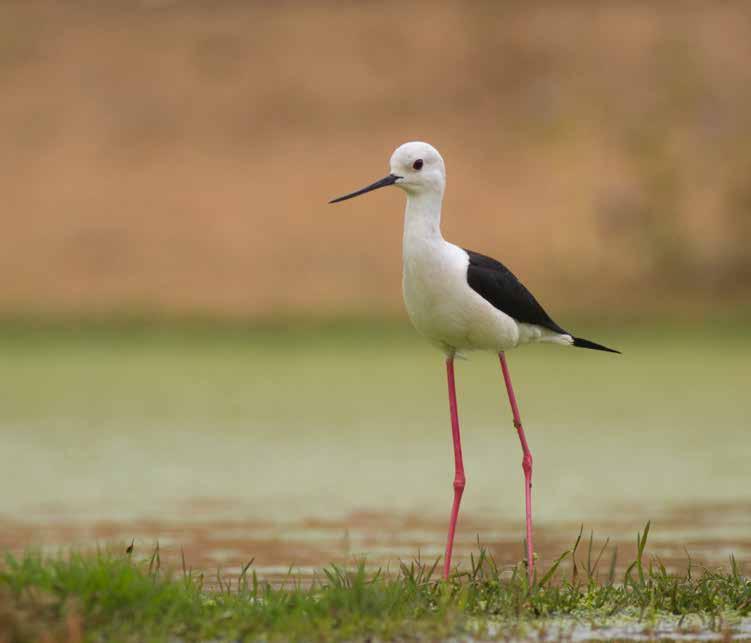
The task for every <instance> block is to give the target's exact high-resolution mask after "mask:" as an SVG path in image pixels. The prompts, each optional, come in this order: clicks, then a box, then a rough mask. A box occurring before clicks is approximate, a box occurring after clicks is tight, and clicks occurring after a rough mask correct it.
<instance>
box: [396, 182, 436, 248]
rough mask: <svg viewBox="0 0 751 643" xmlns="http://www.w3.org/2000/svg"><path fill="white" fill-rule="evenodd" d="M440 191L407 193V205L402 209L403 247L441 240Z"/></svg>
mask: <svg viewBox="0 0 751 643" xmlns="http://www.w3.org/2000/svg"><path fill="white" fill-rule="evenodd" d="M442 201H443V194H442V193H440V192H423V193H421V194H409V193H407V207H406V209H405V211H404V239H403V244H404V249H405V250H406V249H407V247H408V246H410V245H413V244H415V243H421V242H422V243H426V242H427V243H431V242H436V241H443V236H442V235H441V202H442Z"/></svg>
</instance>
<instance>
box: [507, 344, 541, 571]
mask: <svg viewBox="0 0 751 643" xmlns="http://www.w3.org/2000/svg"><path fill="white" fill-rule="evenodd" d="M498 357H499V358H500V360H501V370H502V371H503V380H504V382H506V392H507V393H508V401H509V402H510V404H511V412H512V413H513V415H514V426H515V427H516V432H517V433H518V434H519V442H521V445H522V452H523V454H524V456H523V458H522V469H523V470H524V504H525V515H526V523H527V570H528V571H529V581H530V583H531V582H532V578H533V576H534V566H535V561H534V557H533V556H534V547H533V546H532V452H531V451H530V450H529V445H528V444H527V438H526V437H525V435H524V429H523V428H522V419H521V417H520V416H519V406H518V405H517V403H516V396H515V395H514V387H513V386H512V385H511V373H509V370H508V364H507V363H506V355H505V354H504V353H503V352H500V353H498Z"/></svg>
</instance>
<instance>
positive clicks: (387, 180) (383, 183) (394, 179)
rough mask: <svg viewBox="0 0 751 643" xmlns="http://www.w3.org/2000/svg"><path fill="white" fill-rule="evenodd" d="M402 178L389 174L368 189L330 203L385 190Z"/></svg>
mask: <svg viewBox="0 0 751 643" xmlns="http://www.w3.org/2000/svg"><path fill="white" fill-rule="evenodd" d="M401 178H402V177H401V176H397V175H396V174H389V175H388V176H384V177H383V178H382V179H380V180H379V181H376V182H375V183H371V184H370V185H369V186H368V187H366V188H363V189H362V190H357V192H352V193H350V194H345V195H344V196H340V197H339V198H337V199H332V200H331V201H329V203H339V201H346V200H347V199H351V198H353V197H356V196H360V195H361V194H365V193H366V192H372V191H373V190H377V189H378V188H385V187H386V186H387V185H394V183H396V182H397V181H398V180H399V179H401Z"/></svg>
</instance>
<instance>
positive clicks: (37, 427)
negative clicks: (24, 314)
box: [0, 323, 751, 575]
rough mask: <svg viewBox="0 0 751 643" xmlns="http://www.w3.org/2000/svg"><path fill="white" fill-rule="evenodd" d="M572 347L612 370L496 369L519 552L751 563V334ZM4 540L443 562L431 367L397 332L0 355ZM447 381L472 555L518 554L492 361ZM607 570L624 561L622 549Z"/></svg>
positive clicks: (129, 340) (32, 339)
mask: <svg viewBox="0 0 751 643" xmlns="http://www.w3.org/2000/svg"><path fill="white" fill-rule="evenodd" d="M720 330H721V332H718V324H716V323H715V324H712V325H710V326H708V327H706V328H701V327H693V328H683V329H676V328H668V327H662V328H654V329H633V328H631V329H626V330H618V329H610V330H608V331H607V332H603V331H600V332H597V331H590V332H589V334H590V335H592V336H593V338H594V339H597V340H599V341H603V342H604V343H606V344H608V343H610V344H613V345H615V346H617V347H619V348H621V349H622V350H623V351H624V355H622V356H612V355H607V354H600V353H596V352H593V351H576V350H571V349H564V348H558V347H529V348H524V349H521V350H519V351H515V352H512V353H510V355H509V362H510V367H511V372H512V376H513V378H514V384H515V387H516V390H517V396H518V398H519V402H520V405H521V411H522V417H523V419H524V423H525V427H526V430H527V434H528V439H529V441H530V445H531V448H532V450H533V453H534V458H535V473H534V476H535V486H534V501H535V517H536V521H537V530H536V534H537V543H536V550H537V551H538V552H540V555H541V556H542V559H543V561H545V560H552V557H553V556H555V555H557V554H558V553H560V552H561V551H562V550H563V549H565V548H566V547H568V546H570V545H571V542H572V540H573V538H574V537H575V535H576V533H577V532H578V526H579V524H580V523H584V525H585V528H586V529H587V530H589V529H590V528H592V529H594V531H595V533H596V536H598V537H599V538H600V539H604V538H605V537H610V538H611V539H612V540H613V541H615V542H619V543H622V547H624V548H628V547H630V543H632V542H633V540H634V538H635V533H636V530H637V529H639V528H641V527H642V526H643V524H644V523H645V522H646V521H647V520H648V519H651V520H652V521H653V531H652V534H653V536H652V540H651V543H652V545H653V546H654V547H655V548H657V550H659V552H658V553H660V554H661V555H663V556H665V557H666V558H668V559H670V560H674V561H676V562H675V564H680V563H679V561H680V560H685V553H684V551H683V547H684V546H685V547H688V548H689V550H690V551H691V552H692V555H694V554H695V555H696V556H697V557H700V558H703V559H706V560H707V561H712V562H723V561H725V560H727V556H728V555H729V554H730V553H731V552H734V553H735V554H736V556H737V557H738V558H739V559H740V560H741V562H744V561H747V560H748V559H749V556H750V555H751V545H750V544H749V534H751V529H749V527H751V484H749V482H750V480H749V478H751V468H749V465H748V463H749V462H750V461H751V433H749V428H751V399H750V398H749V395H748V390H747V389H748V383H749V381H751V377H749V375H751V368H750V367H749V365H748V364H749V363H750V362H749V357H751V341H750V340H751V332H749V331H747V330H746V329H745V328H744V327H742V326H730V325H728V326H727V327H721V329H720ZM0 351H1V354H2V356H3V357H2V360H0V396H1V397H0V458H1V460H0V488H2V489H4V490H5V493H3V494H2V495H1V496H0V540H1V543H0V544H1V545H2V547H3V548H11V549H19V548H22V547H26V546H29V545H44V546H55V545H61V544H70V543H74V544H75V543H77V544H90V543H92V542H94V541H96V542H99V543H102V542H119V543H123V542H130V540H131V538H135V539H136V542H137V543H138V546H139V548H141V549H143V550H147V549H149V548H150V547H151V546H152V545H153V543H154V542H155V541H156V540H157V539H159V541H160V543H161V544H162V546H164V547H165V548H166V550H167V551H168V552H169V551H170V548H172V551H173V552H176V551H177V550H178V549H179V548H180V547H184V549H185V551H186V555H187V557H188V560H189V563H190V564H191V565H193V566H194V567H200V568H203V567H206V568H212V569H213V568H215V567H216V566H217V565H222V566H223V567H225V568H227V569H228V570H230V571H231V570H232V569H234V568H237V566H238V565H240V564H242V562H243V561H246V560H248V559H249V558H250V557H252V556H255V557H256V564H257V565H258V567H259V569H262V570H263V571H265V572H266V573H268V574H269V575H275V574H277V573H280V572H283V571H286V570H287V568H288V567H289V566H290V565H294V566H296V567H297V568H298V569H299V570H300V571H306V570H308V571H309V570H312V569H313V568H315V567H320V565H322V564H325V563H327V562H329V561H331V560H346V559H351V557H353V556H360V555H368V557H369V560H372V561H373V564H380V563H382V562H388V561H392V562H393V561H395V560H396V559H397V558H400V557H401V558H412V557H414V556H416V555H417V554H418V551H419V552H420V554H421V555H422V556H423V557H424V558H432V557H435V556H437V555H439V554H440V553H441V550H442V546H443V538H444V530H445V522H446V519H447V514H448V509H449V505H450V495H451V484H450V483H451V479H452V477H453V464H452V456H451V442H450V433H449V426H448V417H447V415H448V413H447V402H446V400H445V382H444V372H443V364H442V359H441V357H440V355H439V354H437V353H435V352H433V350H432V349H430V348H429V347H427V346H426V345H425V344H424V343H423V342H422V341H421V340H420V339H419V338H418V337H416V336H415V335H414V334H413V333H412V331H411V330H409V329H407V328H402V327H396V328H394V327H383V328H380V327H362V328H361V327H347V328H334V329H329V330H326V329H323V330H321V329H318V330H304V329H298V330H285V331H270V330H266V331H248V332H243V331H240V330H237V329H228V330H225V331H222V330H221V329H218V330H217V329H214V330H211V329H208V330H207V329H203V330H201V329H198V330H185V329H177V330H172V331H171V330H169V329H161V330H148V329H147V330H136V331H132V330H131V331H122V332H121V331H115V330H106V329H105V330H102V329H94V330H91V329H89V330H88V331H85V332H84V331H80V332H75V331H63V330H54V329H53V330H49V329H47V330H38V331H29V330H18V329H15V330H13V329H11V330H9V331H8V332H6V333H4V334H3V336H2V338H1V339H0ZM471 357H472V359H471V360H469V361H466V362H459V363H458V366H457V380H458V387H459V411H460V414H461V417H462V431H463V434H462V437H463V443H464V452H465V467H466V471H467V477H468V486H467V489H466V491H465V496H464V502H463V506H462V517H461V521H460V527H459V533H458V543H457V545H458V550H459V551H458V554H459V556H458V560H461V559H462V556H463V555H464V554H466V553H468V552H469V551H470V550H472V549H473V548H476V542H477V538H478V537H479V539H480V541H481V542H483V543H487V544H488V546H490V548H491V550H492V551H493V552H494V553H496V555H497V556H498V557H499V559H500V560H501V561H502V562H504V563H511V562H513V561H515V560H518V559H519V558H520V557H521V544H520V539H521V520H522V518H523V496H522V478H521V468H520V460H521V454H520V450H519V446H518V441H517V438H516V435H515V432H514V429H513V426H512V425H511V422H510V412H509V410H508V405H507V401H506V399H505V392H504V389H503V383H502V380H501V376H500V372H499V369H498V366H497V362H496V361H495V360H494V359H492V356H484V355H476V356H475V355H473V356H471ZM623 552H624V555H625V553H626V549H623Z"/></svg>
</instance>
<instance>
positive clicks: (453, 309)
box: [330, 142, 619, 582]
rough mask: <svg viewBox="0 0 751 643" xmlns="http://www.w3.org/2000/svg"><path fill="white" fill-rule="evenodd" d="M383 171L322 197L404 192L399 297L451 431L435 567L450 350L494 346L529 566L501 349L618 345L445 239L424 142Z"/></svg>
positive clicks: (430, 153)
mask: <svg viewBox="0 0 751 643" xmlns="http://www.w3.org/2000/svg"><path fill="white" fill-rule="evenodd" d="M390 169H391V171H390V173H389V175H388V176H386V177H384V178H382V179H380V180H379V181H376V182H375V183H372V184H371V185H369V186H367V187H364V188H362V189H361V190H357V191H356V192H352V193H350V194H346V195H344V196H341V197H339V198H338V199H334V200H332V201H330V203H337V202H339V201H344V200H346V199H351V198H352V197H355V196H359V195H360V194H365V193H366V192H371V191H372V190H377V189H378V188H383V187H386V186H389V185H396V186H398V187H400V188H401V189H402V190H404V191H405V192H406V193H407V208H406V210H405V213H404V239H403V248H402V250H403V279H402V290H403V294H404V303H405V305H406V308H407V313H408V314H409V318H410V319H411V320H412V323H413V324H414V326H415V328H416V329H417V330H418V331H419V332H420V333H421V334H422V335H424V336H425V337H426V338H427V339H428V340H430V341H431V342H432V343H433V344H435V345H437V346H438V347H439V348H440V349H441V350H443V352H444V353H445V355H446V372H447V376H448V390H449V409H450V411H451V432H452V437H453V442H454V470H455V473H454V502H453V506H452V508H451V518H450V521H449V532H448V539H447V542H446V556H445V558H444V567H443V575H444V577H445V578H448V575H449V571H450V569H451V553H452V550H453V545H454V532H455V530H456V519H457V516H458V515H459V504H460V502H461V499H462V493H463V492H464V485H465V477H464V465H463V463H462V445H461V438H460V435H459V416H458V413H457V406H456V388H455V384H454V357H455V355H456V354H457V352H460V351H467V350H492V351H494V352H495V353H497V354H498V356H499V358H500V362H501V370H502V372H503V380H504V382H505V384H506V391H507V393H508V398H509V402H510V404H511V412H512V415H513V418H514V426H515V427H516V430H517V433H518V434H519V440H520V442H521V447H522V452H523V454H524V455H523V459H522V469H523V471H524V499H525V508H526V535H527V569H528V572H529V578H530V582H531V580H532V579H533V574H534V557H533V553H534V548H533V544H532V453H531V452H530V450H529V445H528V444H527V439H526V437H525V435H524V429H523V428H522V421H521V418H520V416H519V407H518V405H517V403H516V396H515V395H514V389H513V387H512V385H511V375H510V373H509V369H508V364H507V362H506V355H505V353H506V351H507V350H509V349H511V348H516V347H517V346H519V345H521V344H529V343H534V342H549V343H553V344H563V345H565V346H578V347H580V348H591V349H594V350H600V351H608V352H610V353H618V352H619V351H616V350H613V349H612V348H607V347H605V346H601V345H600V344H595V343H594V342H591V341H589V340H587V339H581V338H580V337H574V336H573V335H572V334H571V333H569V332H568V331H566V330H564V329H563V328H561V326H559V325H558V324H557V323H556V322H554V321H553V320H552V319H551V318H550V316H549V315H548V314H547V313H546V312H545V310H544V309H543V307H542V306H541V305H540V304H539V303H538V302H537V300H536V299H535V298H534V297H533V296H532V293H530V292H529V291H528V290H527V289H526V288H525V287H524V285H523V284H522V283H521V282H520V281H519V280H518V279H517V278H516V277H515V276H514V274H513V273H512V272H511V271H510V270H509V269H508V268H506V267H505V266H504V265H503V264H502V263H500V262H499V261H496V260H495V259H491V258H490V257H486V256H485V255H481V254H479V253H477V252H473V251H471V250H464V249H463V248H460V247H459V246H455V245H454V244H453V243H449V242H448V241H446V240H445V239H444V238H443V236H442V235H441V227H440V224H441V203H442V201H443V192H444V190H445V187H446V167H445V165H444V163H443V158H442V157H441V155H440V154H439V153H438V150H436V149H435V148H434V147H433V146H432V145H428V144H427V143H422V142H411V143H405V144H404V145H401V146H400V147H398V148H397V149H396V151H395V152H394V153H393V154H392V155H391V161H390Z"/></svg>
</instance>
